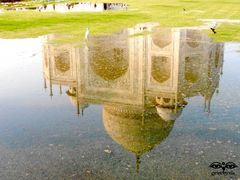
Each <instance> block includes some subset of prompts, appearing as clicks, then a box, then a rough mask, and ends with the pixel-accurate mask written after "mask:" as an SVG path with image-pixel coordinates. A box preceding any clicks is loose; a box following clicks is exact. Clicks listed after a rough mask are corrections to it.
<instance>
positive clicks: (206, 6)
mask: <svg viewBox="0 0 240 180" xmlns="http://www.w3.org/2000/svg"><path fill="white" fill-rule="evenodd" d="M71 2H73V1H71ZM94 2H101V1H99V0H96V1H94ZM104 2H123V3H127V4H129V5H130V7H129V8H130V9H134V10H129V11H107V12H100V13H64V14H62V13H54V12H51V13H40V12H36V11H25V12H20V11H18V12H14V11H8V12H5V13H3V14H0V37H1V38H23V37H36V36H39V35H44V34H63V35H68V36H67V38H65V40H64V41H66V42H71V41H76V40H80V39H82V37H83V36H84V31H85V29H86V27H89V28H90V30H91V34H92V35H97V34H102V33H109V32H114V31H117V30H120V29H122V28H126V27H131V26H134V25H135V24H136V23H142V22H149V21H151V22H159V23H160V26H162V27H178V26H195V25H201V23H202V22H201V21H198V19H204V18H213V19H218V18H224V19H240V13H239V11H240V3H239V0H167V1H166V0H148V1H145V0H125V1H116V0H104ZM23 3H24V5H25V6H34V4H37V2H33V1H27V2H23ZM41 3H42V2H41ZM38 4H39V2H38ZM183 8H185V9H186V10H187V11H191V10H202V11H203V12H202V13H199V12H191V13H187V14H186V13H184V12H183ZM239 32H240V24H223V25H222V26H221V27H220V28H219V29H218V33H217V34H216V35H212V36H213V37H214V38H215V39H216V40H218V41H240V33H239ZM209 33H210V31H209Z"/></svg>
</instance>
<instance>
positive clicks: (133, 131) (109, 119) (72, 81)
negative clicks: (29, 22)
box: [43, 24, 223, 171]
mask: <svg viewBox="0 0 240 180" xmlns="http://www.w3.org/2000/svg"><path fill="white" fill-rule="evenodd" d="M153 27H154V26H153V25H152V24H147V25H146V24H140V25H137V26H135V27H134V28H130V29H126V30H123V31H121V32H119V33H114V34H112V35H110V36H99V37H92V38H90V39H89V44H88V46H85V47H83V48H72V47H69V46H61V47H54V46H52V45H49V44H48V43H47V42H46V43H45V44H44V63H43V64H44V79H45V86H47V85H46V83H47V82H49V84H50V86H49V87H50V88H49V89H50V96H53V91H52V86H53V84H55V85H59V86H60V93H62V92H61V86H63V85H64V86H68V91H67V92H66V93H67V95H68V96H69V98H70V100H71V102H72V103H73V104H74V105H75V106H76V107H77V113H78V114H80V113H82V114H83V109H84V108H85V107H87V105H88V104H102V105H103V117H102V119H103V124H104V127H105V130H106V131H107V133H108V134H109V135H110V136H111V138H112V139H113V140H114V141H115V142H117V143H118V144H121V145H122V146H123V147H124V148H125V149H127V150H128V151H130V152H132V153H134V154H135V155H136V169H137V171H139V168H140V157H141V155H142V154H144V153H146V152H148V151H150V150H151V149H153V148H154V147H155V146H156V145H157V144H160V143H161V142H162V141H163V140H164V139H165V138H166V137H167V136H168V135H169V133H170V132H171V130H172V127H173V125H174V120H176V119H177V118H178V117H179V116H180V115H181V112H182V109H183V108H184V107H185V106H186V105H187V101H186V98H188V97H193V96H202V97H203V99H204V102H203V105H204V106H205V108H206V110H207V111H208V112H210V103H211V99H212V97H213V94H214V93H215V91H217V89H218V84H219V79H220V75H221V73H222V67H223V44H222V43H214V42H212V41H211V39H209V38H208V37H207V36H206V35H205V34H203V33H201V32H200V31H198V30H194V29H180V28H172V29H155V30H154V31H153V33H151V34H149V35H145V36H130V35H133V34H136V33H139V32H141V31H143V30H146V29H147V30H149V31H152V30H153V29H154V28H153ZM54 38H56V37H55V36H47V37H46V41H48V40H51V39H54ZM81 109H82V112H80V111H81Z"/></svg>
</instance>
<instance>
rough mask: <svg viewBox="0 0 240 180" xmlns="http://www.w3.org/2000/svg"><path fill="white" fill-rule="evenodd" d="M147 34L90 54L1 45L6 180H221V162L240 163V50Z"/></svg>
mask: <svg viewBox="0 0 240 180" xmlns="http://www.w3.org/2000/svg"><path fill="white" fill-rule="evenodd" d="M150 24H151V23H150ZM144 27H145V26H144ZM144 27H143V26H141V25H138V26H136V27H134V28H129V29H125V30H122V31H120V32H117V33H114V34H111V35H104V36H96V37H91V36H90V37H89V39H88V42H87V43H86V44H85V45H84V46H83V47H81V48H76V47H74V46H71V45H62V46H54V45H52V44H50V43H48V42H50V41H52V40H54V39H55V38H57V36H55V35H48V36H45V37H41V38H36V39H20V40H4V39H1V40H0V47H1V49H2V53H1V54H0V61H1V63H2V66H1V68H0V69H1V71H0V72H1V76H0V80H1V89H0V102H1V103H0V117H1V119H0V151H1V153H0V159H1V161H0V173H1V176H2V177H3V178H4V179H19V178H23V179H44V178H45V179H59V178H66V179H154V178H155V179H156V178H159V177H162V178H164V179H167V178H170V179H172V178H174V179H176V178H177V179H179V178H180V179H182V178H186V177H188V178H190V179H192V178H194V177H201V178H206V177H207V178H212V177H213V175H212V171H213V169H211V168H209V165H210V164H211V163H212V162H216V161H219V162H235V163H238V161H237V159H239V158H240V154H239V152H240V138H239V131H240V129H239V127H240V123H239V116H238V111H239V100H240V95H239V93H238V92H239V90H240V76H238V74H239V73H238V72H239V68H240V62H239V61H237V60H238V59H239V53H237V50H239V43H218V42H213V41H212V40H211V39H210V38H209V37H208V36H207V35H206V34H204V33H202V32H201V31H199V30H197V29H191V28H188V29H184V28H172V29H170V28H169V29H159V28H153V26H146V27H145V29H144ZM143 29H144V30H153V29H154V31H153V32H152V33H151V34H146V35H144V36H131V35H133V34H138V33H139V32H141V31H142V30H143ZM233 171H234V173H235V175H229V176H228V177H229V178H235V177H238V176H239V173H240V172H239V169H238V168H236V169H233ZM215 177H217V176H215Z"/></svg>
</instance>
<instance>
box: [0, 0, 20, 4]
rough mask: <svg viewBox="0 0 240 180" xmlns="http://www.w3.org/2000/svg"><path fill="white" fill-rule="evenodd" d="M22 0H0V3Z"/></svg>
mask: <svg viewBox="0 0 240 180" xmlns="http://www.w3.org/2000/svg"><path fill="white" fill-rule="evenodd" d="M19 1H22V0H0V2H1V3H8V2H19Z"/></svg>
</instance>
